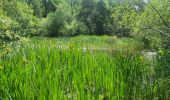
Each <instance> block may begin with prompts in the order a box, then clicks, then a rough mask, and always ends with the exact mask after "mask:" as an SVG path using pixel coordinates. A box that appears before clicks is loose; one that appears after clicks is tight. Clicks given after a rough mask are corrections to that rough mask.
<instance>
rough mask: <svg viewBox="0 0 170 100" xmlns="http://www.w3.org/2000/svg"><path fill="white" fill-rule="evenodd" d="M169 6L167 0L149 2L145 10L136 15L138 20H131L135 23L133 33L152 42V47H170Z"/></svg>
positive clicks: (169, 3)
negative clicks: (169, 44)
mask: <svg viewBox="0 0 170 100" xmlns="http://www.w3.org/2000/svg"><path fill="white" fill-rule="evenodd" d="M160 2H161V3H160ZM169 7H170V2H169V1H166V0H164V1H159V0H158V1H157V0H152V1H151V2H149V3H148V4H147V5H146V8H145V10H144V12H142V13H141V14H140V15H139V16H137V17H136V19H137V20H134V21H131V22H133V23H135V24H134V25H133V27H131V29H132V30H133V31H132V32H133V33H134V34H133V35H134V36H136V37H143V38H145V40H147V41H149V42H150V46H151V47H154V48H162V47H163V48H168V43H169V37H170V28H169V24H170V21H169V18H170V15H169ZM131 15H132V14H131ZM134 19H135V18H134ZM131 25H132V24H131ZM128 26H129V25H128Z"/></svg>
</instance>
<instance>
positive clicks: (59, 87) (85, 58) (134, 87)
mask: <svg viewBox="0 0 170 100" xmlns="http://www.w3.org/2000/svg"><path fill="white" fill-rule="evenodd" d="M101 38H103V39H107V37H101ZM77 39H78V38H77ZM81 39H84V38H81ZM98 39H99V40H100V38H97V37H93V39H92V38H90V39H89V40H88V41H89V42H90V41H91V42H93V40H94V41H99V40H98ZM64 41H67V40H66V39H65V40H64ZM77 41H79V40H77ZM57 43H58V41H56V39H55V40H49V39H48V38H47V39H44V40H37V39H35V40H34V41H28V42H23V43H21V44H19V45H17V44H16V45H17V46H16V47H13V48H12V51H11V52H8V53H7V54H6V55H3V56H1V58H0V75H1V78H0V84H1V85H0V91H1V92H0V94H1V99H4V98H5V99H6V98H7V99H35V98H36V99H58V100H63V98H65V99H81V100H91V99H96V98H97V99H99V98H100V99H101V98H102V99H103V98H107V99H111V100H117V99H148V98H149V99H155V98H157V99H162V97H163V99H168V98H169V95H168V94H167V90H164V88H162V87H160V86H158V85H157V84H153V83H154V82H155V83H156V81H155V80H154V81H152V78H154V77H152V75H151V74H150V71H151V69H150V68H151V66H149V64H147V63H146V62H145V61H144V59H143V56H142V54H140V53H129V52H127V53H123V54H122V53H121V52H119V51H117V52H116V53H114V54H112V53H106V52H98V51H95V50H91V48H89V49H84V47H83V46H82V43H83V42H82V43H81V42H75V44H72V45H70V46H69V47H64V46H63V47H62V46H61V45H57ZM84 46H85V45H84ZM160 90H161V92H160ZM164 93H165V94H164Z"/></svg>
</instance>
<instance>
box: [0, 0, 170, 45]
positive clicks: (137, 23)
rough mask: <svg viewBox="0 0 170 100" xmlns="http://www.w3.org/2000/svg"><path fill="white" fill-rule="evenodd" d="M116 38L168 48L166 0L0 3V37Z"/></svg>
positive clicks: (168, 6) (169, 7) (169, 28)
mask: <svg viewBox="0 0 170 100" xmlns="http://www.w3.org/2000/svg"><path fill="white" fill-rule="evenodd" d="M79 34H85V35H86V34H88V35H118V36H122V37H124V36H126V37H136V38H139V39H141V40H142V41H144V42H145V44H146V46H151V47H155V48H170V47H169V46H170V43H169V41H170V1H169V0H1V1H0V38H1V39H5V40H10V39H17V37H18V38H19V36H33V35H41V36H51V37H57V36H63V35H64V36H74V35H79Z"/></svg>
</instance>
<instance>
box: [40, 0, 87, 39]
mask: <svg viewBox="0 0 170 100" xmlns="http://www.w3.org/2000/svg"><path fill="white" fill-rule="evenodd" d="M70 9H72V8H71V6H70V5H69V3H68V2H65V1H62V2H61V3H60V4H58V5H57V9H56V11H55V13H50V14H48V16H47V18H46V19H45V21H44V22H43V28H44V29H42V30H44V32H47V33H48V34H49V36H61V35H75V34H77V33H80V32H81V33H84V31H85V26H84V25H83V23H81V22H78V21H77V19H76V15H75V13H72V11H70Z"/></svg>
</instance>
